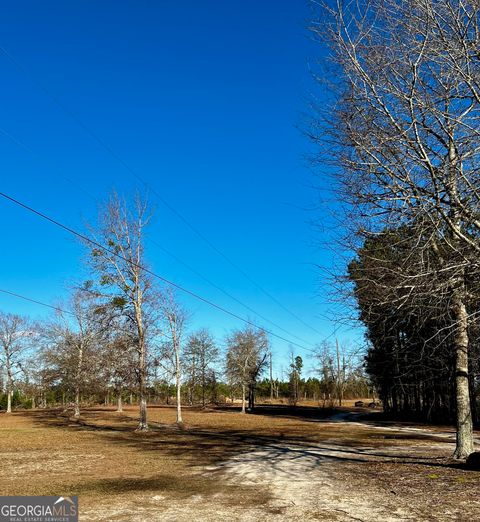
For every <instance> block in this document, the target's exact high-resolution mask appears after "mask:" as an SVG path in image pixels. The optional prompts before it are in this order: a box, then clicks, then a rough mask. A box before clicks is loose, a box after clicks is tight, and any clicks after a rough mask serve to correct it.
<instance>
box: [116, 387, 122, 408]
mask: <svg viewBox="0 0 480 522" xmlns="http://www.w3.org/2000/svg"><path fill="white" fill-rule="evenodd" d="M122 411H123V403H122V391H121V390H119V391H118V392H117V412H119V413H121V412H122Z"/></svg>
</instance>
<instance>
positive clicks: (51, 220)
mask: <svg viewBox="0 0 480 522" xmlns="http://www.w3.org/2000/svg"><path fill="white" fill-rule="evenodd" d="M0 196H1V197H3V198H5V199H6V200H8V201H10V202H11V203H14V204H15V205H17V206H19V207H21V208H23V209H24V210H27V211H28V212H31V213H32V214H35V215H36V216H38V217H40V218H42V219H44V220H45V221H48V222H49V223H51V224H53V225H55V226H57V227H59V228H61V229H62V230H65V231H66V232H68V233H69V234H72V235H74V236H76V237H78V238H79V239H81V240H82V241H85V242H87V243H89V244H91V245H93V246H95V247H97V248H100V249H101V250H103V251H104V252H107V253H109V254H110V255H112V256H114V257H116V258H118V259H122V260H123V261H125V262H126V263H129V264H130V265H131V266H133V267H135V268H138V269H140V270H143V271H144V272H145V273H147V274H149V275H151V276H153V277H155V278H157V279H159V280H160V281H162V282H164V283H165V284H167V285H169V286H172V287H173V288H176V289H177V290H180V291H181V292H184V293H186V294H188V295H190V296H191V297H194V298H195V299H197V300H199V301H202V302H203V303H205V304H208V305H209V306H211V307H213V308H216V309H217V310H219V311H221V312H223V313H225V314H227V315H230V316H231V317H234V318H235V319H238V320H240V321H242V322H244V323H245V324H248V325H250V326H253V327H254V328H257V329H259V330H262V331H264V332H265V333H268V334H269V335H271V336H273V337H276V338H277V339H281V340H282V341H285V342H287V343H290V344H292V345H294V346H297V347H298V348H301V349H302V350H306V351H313V350H311V349H310V348H306V347H305V346H302V345H300V344H298V343H296V342H294V341H291V340H290V339H287V338H285V337H282V336H281V335H278V334H276V333H275V332H272V331H271V330H267V329H266V328H263V327H261V326H259V325H257V324H256V323H254V322H253V321H250V320H249V319H245V318H244V317H242V316H240V315H237V314H236V313H235V312H231V311H230V310H228V309H227V308H224V307H223V306H220V305H218V304H216V303H214V302H213V301H210V300H209V299H206V298H205V297H202V296H201V295H199V294H197V293H195V292H192V291H191V290H188V288H186V287H184V286H182V285H179V284H178V283H175V282H174V281H171V280H169V279H167V278H166V277H163V276H161V275H160V274H157V273H156V272H153V271H152V270H150V269H149V268H146V267H144V266H141V265H139V264H137V263H135V262H133V261H130V260H129V259H127V258H126V257H124V256H122V255H121V254H119V253H117V252H114V251H113V250H111V249H109V248H108V247H106V246H104V245H102V244H101V243H98V241H95V240H93V239H90V238H89V237H87V236H86V235H85V234H82V233H81V232H78V231H76V230H74V229H73V228H71V227H69V226H67V225H64V224H63V223H61V222H60V221H57V220H56V219H54V218H51V217H50V216H47V215H46V214H43V213H42V212H40V211H39V210H36V209H34V208H32V207H30V206H29V205H27V204H25V203H22V202H21V201H19V200H17V199H15V198H13V197H12V196H9V195H8V194H5V193H4V192H0Z"/></svg>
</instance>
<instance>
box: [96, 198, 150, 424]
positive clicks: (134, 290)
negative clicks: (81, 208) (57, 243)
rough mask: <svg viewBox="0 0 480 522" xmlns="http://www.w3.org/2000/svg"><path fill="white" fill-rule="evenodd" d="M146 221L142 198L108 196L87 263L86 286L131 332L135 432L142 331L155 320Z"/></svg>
mask: <svg viewBox="0 0 480 522" xmlns="http://www.w3.org/2000/svg"><path fill="white" fill-rule="evenodd" d="M149 221H150V213H149V210H148V205H147V203H146V201H144V200H142V199H141V198H139V197H137V198H136V199H135V200H134V202H133V203H132V204H128V203H127V202H126V201H125V200H123V199H121V198H120V197H119V196H118V195H117V194H113V195H112V196H111V197H110V199H109V201H108V202H107V204H106V205H105V206H104V207H103V208H102V209H101V211H100V214H99V218H98V224H97V226H96V227H94V228H92V230H91V232H92V234H93V237H94V239H95V241H96V242H97V243H98V244H100V245H102V246H104V247H105V248H99V247H97V246H96V245H92V244H91V243H88V242H87V244H86V246H87V247H88V248H89V251H90V255H89V260H88V261H89V264H90V266H91V268H92V269H93V272H94V273H95V274H96V275H97V281H96V282H94V283H92V284H91V285H90V286H89V287H88V288H87V289H88V290H89V291H91V292H92V293H94V294H95V295H97V296H98V297H100V298H103V299H104V300H105V301H106V302H107V303H108V304H109V305H111V306H112V307H116V308H117V309H118V310H120V311H121V312H122V313H123V314H124V316H125V317H126V318H127V319H128V320H129V321H130V322H131V324H132V326H133V328H134V331H135V348H136V353H137V364H136V368H135V371H136V376H137V387H138V396H139V403H140V420H139V425H138V430H139V431H147V430H148V423H147V377H148V350H147V348H148V334H149V329H152V327H153V325H154V323H155V314H156V311H155V300H156V293H155V289H154V285H153V283H152V280H151V277H150V275H149V273H148V272H147V271H146V270H145V268H146V260H145V253H144V230H145V227H146V226H147V225H148V223H149Z"/></svg>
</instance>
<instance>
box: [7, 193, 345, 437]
mask: <svg viewBox="0 0 480 522" xmlns="http://www.w3.org/2000/svg"><path fill="white" fill-rule="evenodd" d="M151 217H152V215H151V212H150V210H149V208H148V205H147V203H146V201H145V200H142V199H141V198H140V197H138V196H137V197H136V198H135V199H134V200H133V201H132V202H130V203H127V202H126V201H125V200H124V199H122V198H120V197H119V196H118V195H117V194H115V193H114V194H113V195H112V196H111V197H110V198H109V200H108V201H107V202H106V204H105V205H104V206H103V207H101V208H100V211H99V215H98V220H97V223H96V224H95V225H94V226H92V225H90V226H89V227H88V228H89V237H90V238H92V240H84V241H83V246H84V248H85V251H86V256H85V263H86V267H87V269H88V274H89V279H87V280H86V281H83V282H82V283H81V284H78V285H77V286H76V287H74V288H72V290H71V292H70V298H69V300H68V301H67V302H66V303H63V304H62V305H61V306H58V307H57V309H56V311H55V313H54V314H53V315H52V316H51V317H48V318H47V319H45V320H42V321H37V322H34V321H32V320H31V319H29V318H28V317H23V316H20V315H16V314H10V313H4V312H0V365H1V366H0V379H1V381H0V390H4V391H5V395H4V397H2V398H1V399H0V406H2V405H3V403H5V409H6V411H7V412H10V411H11V410H12V407H13V406H14V405H15V404H23V405H26V404H28V403H29V404H30V406H31V407H35V406H41V407H46V406H47V404H48V405H59V404H62V405H66V406H67V407H71V408H72V409H73V415H74V416H75V417H78V416H80V414H81V407H82V404H88V403H92V401H93V402H96V403H101V402H107V403H110V402H111V401H112V400H113V398H115V401H116V403H117V411H122V409H123V403H124V402H125V401H127V402H129V403H130V404H131V403H132V402H135V403H137V404H138V406H139V424H138V430H139V431H146V430H148V418H147V403H148V402H149V401H152V400H153V401H162V400H163V401H164V402H166V403H172V404H175V405H176V409H177V423H179V424H181V423H182V422H183V419H182V404H184V403H186V404H189V405H194V404H198V402H199V401H200V403H201V405H202V406H206V405H207V404H209V403H216V402H221V398H222V397H224V398H226V397H227V396H228V397H229V398H231V399H232V400H233V399H235V398H238V399H239V400H240V401H241V404H242V409H241V411H242V412H243V413H245V412H246V411H247V410H249V411H251V410H253V409H254V407H255V399H256V396H257V395H258V394H259V393H263V391H262V390H263V388H262V386H261V385H259V381H260V379H261V377H262V376H263V374H264V372H265V371H266V369H267V366H268V364H269V363H270V367H271V346H270V341H269V339H268V336H267V334H266V332H265V331H264V330H262V329H261V328H255V327H252V326H250V325H246V326H244V327H243V328H238V329H235V330H233V331H232V332H231V333H230V334H228V335H227V336H226V339H225V341H224V344H225V350H224V351H223V353H221V351H220V349H219V346H218V344H217V342H216V341H215V340H214V338H213V337H212V335H211V333H210V332H209V331H208V330H207V329H200V330H198V331H194V332H188V321H189V314H188V312H187V311H186V310H185V309H184V308H183V306H182V305H181V304H180V302H179V300H178V299H177V297H176V295H175V294H174V292H173V291H172V290H171V288H169V287H161V286H160V285H158V284H157V283H156V281H155V280H154V278H153V276H152V273H151V272H150V271H149V270H148V264H147V262H146V259H145V252H144V241H145V229H146V227H147V226H148V224H149V222H150V220H151ZM326 346H327V345H325V346H324V348H323V352H322V353H323V360H322V372H321V378H320V380H319V381H318V382H316V381H312V380H310V381H309V382H308V383H307V382H305V381H303V380H302V379H301V376H300V374H301V368H302V364H303V363H301V358H300V357H297V358H296V365H293V366H291V368H290V372H289V374H288V376H287V378H286V382H285V383H283V382H280V381H277V382H276V383H275V384H274V383H273V381H272V383H271V386H270V395H271V396H273V391H274V389H275V394H276V396H277V397H280V396H281V395H282V394H285V398H287V397H291V402H292V404H296V403H297V402H298V400H299V398H300V397H301V394H305V393H307V394H308V393H312V394H313V395H315V397H317V396H318V397H320V394H321V393H323V396H324V399H323V400H324V402H325V401H329V402H331V401H332V397H333V396H335V397H337V396H338V397H341V395H339V393H340V389H341V390H342V394H343V387H344V384H345V385H346V376H347V369H346V366H345V360H344V368H343V373H341V372H340V368H339V367H335V365H334V364H333V362H332V361H333V358H332V357H330V358H328V357H327V358H325V353H326V352H325V350H327V351H328V349H327V348H326ZM337 351H338V346H337ZM292 357H293V356H292ZM335 368H336V370H335ZM349 372H350V369H349ZM351 375H353V373H351ZM333 381H335V382H336V383H337V384H335V386H334V387H333V388H332V386H331V383H332V382H333ZM315 382H316V384H315ZM340 382H342V383H343V384H342V385H341V386H340V387H339V384H338V383H340ZM313 389H315V391H312V390H313ZM172 391H173V392H174V397H172ZM340 403H341V398H340Z"/></svg>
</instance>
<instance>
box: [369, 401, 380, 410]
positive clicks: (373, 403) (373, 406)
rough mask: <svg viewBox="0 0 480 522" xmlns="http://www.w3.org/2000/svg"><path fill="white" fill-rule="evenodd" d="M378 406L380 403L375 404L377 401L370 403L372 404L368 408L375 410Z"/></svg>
mask: <svg viewBox="0 0 480 522" xmlns="http://www.w3.org/2000/svg"><path fill="white" fill-rule="evenodd" d="M377 406H378V402H375V401H373V402H370V403H369V404H368V407H369V408H373V409H375V408H376V407H377Z"/></svg>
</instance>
